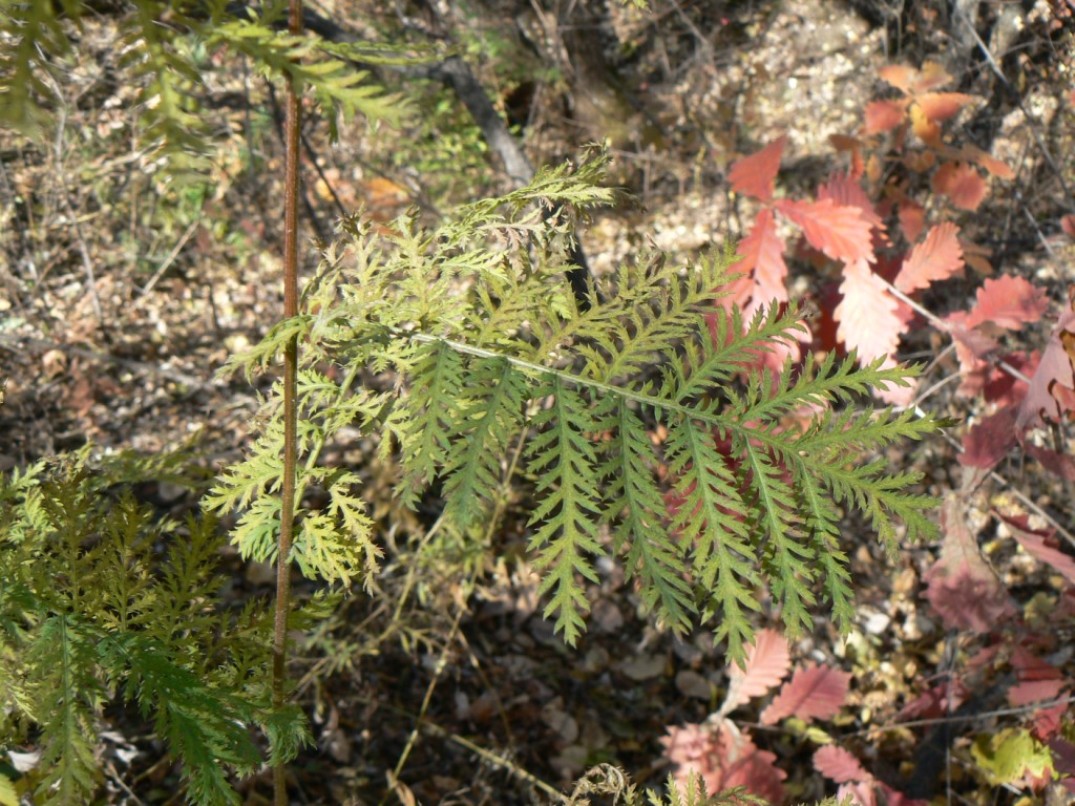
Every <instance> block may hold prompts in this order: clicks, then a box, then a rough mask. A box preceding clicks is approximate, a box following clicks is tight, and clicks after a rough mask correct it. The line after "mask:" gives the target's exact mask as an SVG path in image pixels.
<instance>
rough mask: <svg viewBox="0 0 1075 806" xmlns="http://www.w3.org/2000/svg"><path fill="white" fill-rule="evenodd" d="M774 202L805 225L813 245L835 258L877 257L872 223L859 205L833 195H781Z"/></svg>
mask: <svg viewBox="0 0 1075 806" xmlns="http://www.w3.org/2000/svg"><path fill="white" fill-rule="evenodd" d="M774 206H775V207H776V209H777V210H778V211H779V212H780V213H781V215H784V216H786V217H787V218H788V219H789V220H790V221H792V222H793V223H794V224H796V225H797V226H798V227H799V228H800V229H802V231H803V235H805V236H806V240H807V241H809V242H810V245H811V246H813V247H814V248H815V249H818V250H820V251H821V252H823V253H824V254H825V255H827V256H828V257H830V258H832V259H833V260H841V261H843V262H845V263H854V262H856V261H863V260H864V261H872V260H873V259H874V254H873V239H872V237H871V235H870V229H871V224H870V221H869V220H868V219H867V218H866V216H864V215H863V212H862V210H860V209H859V208H858V207H854V206H851V205H840V204H837V203H836V202H835V201H833V200H832V199H819V200H818V201H798V200H795V199H780V200H779V201H777V202H776V204H775V205H774Z"/></svg>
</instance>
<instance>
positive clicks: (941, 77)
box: [914, 61, 952, 94]
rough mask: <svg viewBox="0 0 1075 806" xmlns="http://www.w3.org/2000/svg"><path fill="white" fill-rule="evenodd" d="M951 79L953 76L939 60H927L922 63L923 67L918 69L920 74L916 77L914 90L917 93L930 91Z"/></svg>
mask: <svg viewBox="0 0 1075 806" xmlns="http://www.w3.org/2000/svg"><path fill="white" fill-rule="evenodd" d="M951 80H952V77H951V76H950V75H949V74H948V71H947V70H945V69H944V67H943V66H942V65H941V64H940V63H939V62H929V61H927V62H925V63H924V64H923V65H922V69H921V70H919V71H918V76H917V77H916V78H915V82H914V92H915V93H916V94H918V93H923V92H929V91H930V90H935V89H937V88H938V87H943V86H944V85H945V84H948V83H949V82H951Z"/></svg>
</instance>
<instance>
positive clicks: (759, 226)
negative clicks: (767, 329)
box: [731, 209, 788, 319]
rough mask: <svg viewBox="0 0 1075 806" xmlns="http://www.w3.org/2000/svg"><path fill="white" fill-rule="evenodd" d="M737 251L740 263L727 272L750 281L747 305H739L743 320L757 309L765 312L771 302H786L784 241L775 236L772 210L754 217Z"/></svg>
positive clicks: (786, 274)
mask: <svg viewBox="0 0 1075 806" xmlns="http://www.w3.org/2000/svg"><path fill="white" fill-rule="evenodd" d="M738 251H739V254H740V255H742V259H741V260H739V261H738V262H736V263H735V264H734V265H733V266H732V267H731V270H732V271H736V272H741V273H743V274H744V275H746V276H748V277H750V278H751V280H752V283H751V285H750V286H749V289H750V290H749V297H750V304H749V305H742V304H740V307H741V308H743V313H744V316H745V317H746V318H747V319H751V318H753V316H754V314H755V313H757V312H758V310H759V309H760V308H762V307H766V308H767V307H768V306H769V305H771V304H772V303H773V302H774V301H775V302H777V303H783V302H787V301H788V290H787V287H786V286H785V284H784V279H785V278H786V277H787V276H788V266H787V264H786V263H785V262H784V241H783V239H782V238H781V237H780V236H779V235H777V233H776V217H775V216H774V215H773V211H772V210H769V209H763V210H761V211H760V212H759V213H758V217H757V218H756V219H754V226H753V227H751V229H750V232H749V233H748V234H747V236H746V237H745V238H743V240H741V241H740V242H739V249H738Z"/></svg>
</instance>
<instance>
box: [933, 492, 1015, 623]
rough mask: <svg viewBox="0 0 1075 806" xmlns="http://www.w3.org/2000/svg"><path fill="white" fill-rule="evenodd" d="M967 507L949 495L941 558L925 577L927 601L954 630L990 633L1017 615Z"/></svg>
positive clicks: (951, 494)
mask: <svg viewBox="0 0 1075 806" xmlns="http://www.w3.org/2000/svg"><path fill="white" fill-rule="evenodd" d="M964 510H965V505H964V502H963V500H962V498H960V496H959V495H957V494H956V493H949V494H948V496H947V497H946V498H945V501H944V506H943V507H942V509H941V529H942V531H943V532H944V542H943V543H942V546H941V558H940V559H939V560H938V561H937V562H936V563H934V565H933V567H932V568H930V569H929V570H928V571H927V572H926V574H925V580H926V582H927V583H928V585H927V587H926V598H927V599H929V602H930V604H932V605H933V609H934V610H936V611H937V613H938V615H940V617H941V621H942V622H943V623H944V626H945V627H946V628H948V629H951V630H972V631H974V632H978V633H987V632H989V631H990V630H992V629H994V628H995V627H996V626H997V625H998V624H1001V623H1003V622H1004V620H1005V619H1007V618H1010V617H1011V616H1013V615H1014V614H1015V608H1014V606H1013V605H1012V602H1011V599H1010V597H1009V596H1008V591H1007V589H1006V588H1005V587H1004V586H1003V585H1002V584H1001V583H1000V580H999V579H997V575H996V574H995V573H994V572H993V569H992V568H990V567H989V565H988V564H987V563H986V561H985V560H984V559H983V558H982V554H981V552H980V551H979V549H978V541H977V539H976V538H975V535H974V533H973V532H971V530H970V528H969V527H968V526H967V521H966V518H965V516H964Z"/></svg>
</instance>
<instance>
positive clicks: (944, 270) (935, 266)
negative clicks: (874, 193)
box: [893, 221, 963, 294]
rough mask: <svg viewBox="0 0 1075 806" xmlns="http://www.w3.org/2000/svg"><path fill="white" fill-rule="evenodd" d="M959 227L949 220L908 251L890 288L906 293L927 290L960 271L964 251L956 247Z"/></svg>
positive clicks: (932, 230) (958, 246)
mask: <svg viewBox="0 0 1075 806" xmlns="http://www.w3.org/2000/svg"><path fill="white" fill-rule="evenodd" d="M958 236H959V227H957V226H956V225H955V224H953V223H952V222H951V221H946V222H944V223H943V224H938V225H937V226H936V227H934V228H933V229H931V230H930V231H929V234H928V235H927V236H926V239H925V240H924V241H923V242H922V243H920V244H917V245H916V246H915V248H914V249H912V250H911V254H910V255H908V256H907V259H906V260H905V261H903V267H902V268H901V269H900V273H899V274H898V275H896V282H895V283H893V285H895V286H896V288H898V289H899V290H900V291H902V292H903V293H905V294H909V293H911V292H912V291H917V290H918V289H920V288H928V287H929V285H930V283H933V282H936V281H937V280H947V279H948V278H949V277H951V276H952V275H953V274H955V273H956V272H957V271H959V270H960V269H962V268H963V248H962V247H961V246H960V245H959V237H958Z"/></svg>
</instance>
